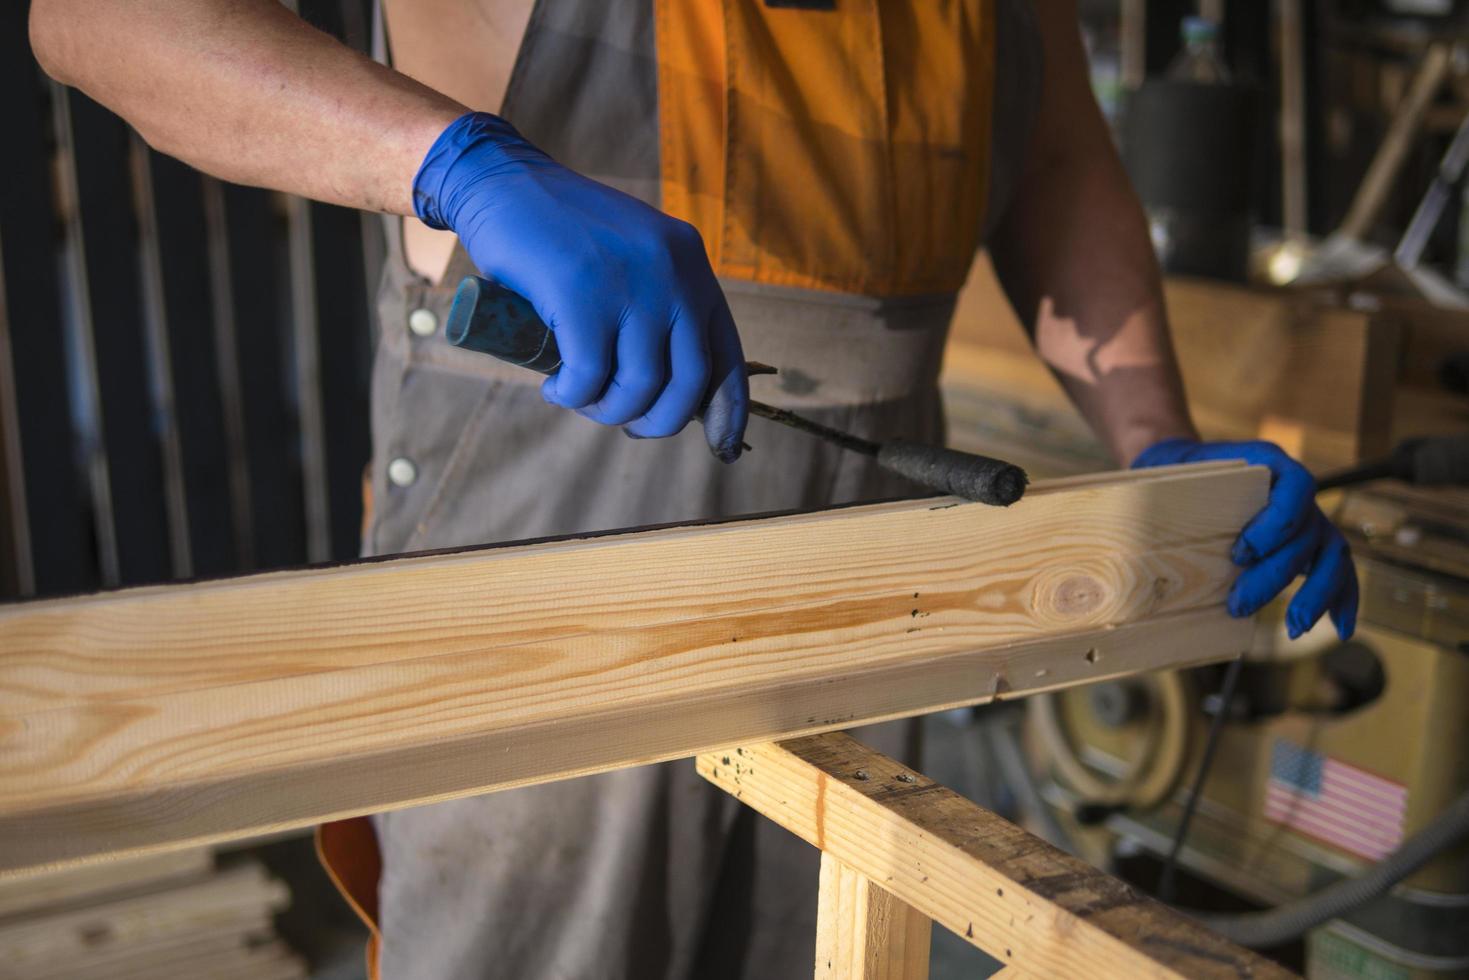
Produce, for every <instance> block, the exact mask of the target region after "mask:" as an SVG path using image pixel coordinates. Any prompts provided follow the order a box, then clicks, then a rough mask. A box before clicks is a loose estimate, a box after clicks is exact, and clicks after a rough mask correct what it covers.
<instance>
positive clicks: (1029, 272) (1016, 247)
mask: <svg viewBox="0 0 1469 980" xmlns="http://www.w3.org/2000/svg"><path fill="white" fill-rule="evenodd" d="M1034 8H1035V10H1036V16H1037V18H1038V19H1039V20H1040V23H1041V31H1042V35H1043V37H1044V51H1045V81H1044V88H1043V92H1042V96H1041V108H1040V113H1039V117H1038V119H1037V123H1036V130H1035V133H1034V136H1033V138H1032V143H1031V147H1030V155H1029V158H1028V160H1027V166H1026V170H1025V175H1024V176H1023V177H1022V179H1021V182H1020V185H1019V187H1018V188H1017V191H1016V194H1015V198H1014V200H1013V202H1012V203H1011V205H1010V207H1009V210H1008V211H1007V212H1006V214H1005V217H1004V220H1003V222H1002V224H1001V226H1000V228H999V229H998V230H997V233H996V234H995V236H994V238H993V239H992V241H991V251H992V254H993V258H994V262H995V268H996V271H997V272H998V274H999V277H1000V282H1001V284H1002V285H1003V286H1004V288H1005V292H1006V294H1007V295H1008V296H1009V297H1010V302H1011V303H1012V304H1014V306H1015V309H1016V311H1017V312H1018V313H1019V315H1020V317H1021V320H1022V322H1023V323H1024V324H1025V325H1026V328H1027V329H1028V330H1030V331H1031V336H1032V338H1033V340H1034V342H1035V345H1036V349H1037V351H1038V352H1039V353H1040V356H1041V357H1042V359H1044V360H1045V362H1046V363H1047V364H1048V365H1050V367H1051V369H1052V370H1053V371H1055V372H1056V374H1057V376H1058V377H1059V378H1060V379H1061V382H1062V384H1063V385H1065V387H1066V391H1067V393H1068V394H1069V395H1070V396H1071V399H1072V401H1074V402H1075V403H1076V405H1077V407H1078V408H1080V409H1081V411H1082V414H1084V415H1085V416H1086V418H1087V420H1088V421H1089V422H1090V423H1091V425H1092V427H1093V428H1094V429H1096V430H1097V432H1098V434H1099V435H1101V436H1102V438H1103V439H1104V440H1106V443H1107V445H1108V448H1110V449H1111V451H1112V454H1113V455H1114V456H1115V457H1116V459H1117V460H1118V461H1119V462H1121V463H1123V464H1124V465H1125V464H1127V463H1129V462H1131V461H1132V460H1133V459H1134V458H1135V457H1136V456H1137V454H1138V453H1140V452H1142V451H1143V450H1144V449H1146V448H1147V447H1149V446H1151V445H1153V444H1154V443H1156V442H1158V441H1159V440H1162V439H1167V438H1171V437H1175V436H1194V435H1195V433H1194V429H1193V423H1192V422H1191V421H1190V419H1189V415H1188V408H1187V406H1186V404H1185V402H1184V397H1183V384H1182V382H1181V380H1180V379H1179V376H1178V367H1177V364H1176V362H1175V360H1174V357H1173V349H1172V345H1171V343H1170V341H1169V338H1168V326H1167V318H1166V313H1165V311H1164V308H1163V291H1162V283H1161V278H1160V275H1159V272H1158V266H1157V262H1156V260H1155V258H1154V256H1153V249H1152V245H1151V243H1150V242H1149V239H1148V232H1147V226H1146V223H1145V220H1144V218H1143V213H1142V209H1141V207H1140V206H1139V205H1138V201H1137V198H1136V196H1135V195H1134V194H1133V192H1132V188H1131V186H1130V185H1129V183H1128V180H1127V176H1126V174H1125V172H1124V171H1123V169H1122V164H1121V161H1120V160H1118V158H1117V154H1116V151H1115V150H1114V148H1113V146H1112V141H1111V138H1110V136H1109V134H1108V131H1107V125H1106V122H1105V121H1104V120H1103V118H1102V115H1101V113H1100V111H1099V110H1098V109H1097V104H1096V101H1095V100H1094V99H1093V97H1092V93H1091V86H1090V83H1089V81H1088V77H1087V67H1086V56H1085V53H1084V51H1083V50H1082V46H1081V37H1080V34H1079V32H1078V30H1077V15H1076V5H1075V3H1074V2H1070V0H1067V2H1060V0H1045V2H1038V3H1036V4H1034Z"/></svg>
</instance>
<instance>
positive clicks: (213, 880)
mask: <svg viewBox="0 0 1469 980" xmlns="http://www.w3.org/2000/svg"><path fill="white" fill-rule="evenodd" d="M290 898H291V895H290V890H289V889H288V888H287V887H286V884H285V882H283V881H280V880H278V879H274V878H271V877H270V876H269V874H267V872H266V870H265V868H264V866H262V865H261V864H260V863H259V862H256V861H242V862H239V863H232V864H231V865H230V866H228V867H226V868H216V867H215V865H214V857H213V854H212V853H211V851H210V850H209V849H207V848H205V849H195V850H188V851H177V852H174V853H170V854H161V855H157V856H153V857H147V858H140V859H135V860H129V861H115V862H109V863H105V864H95V865H87V866H83V867H80V868H73V869H68V870H65V871H56V872H50V873H47V874H43V875H29V876H26V877H22V878H13V879H9V880H5V881H0V976H5V977H9V978H15V980H63V978H65V980H90V978H97V980H103V978H106V980H132V978H144V977H147V978H158V977H191V978H192V977H209V978H212V980H234V978H237V977H238V978H241V980H244V978H249V980H296V978H304V977H305V976H306V966H305V964H304V963H303V962H302V961H301V959H300V958H299V957H297V956H296V955H295V954H294V953H293V952H292V951H291V950H290V949H289V948H287V947H286V945H285V944H284V943H282V942H281V940H280V939H279V938H278V937H277V936H276V934H275V930H274V927H273V924H272V916H273V915H274V914H275V913H276V912H278V911H280V910H281V909H283V908H285V907H286V906H287V905H289V904H290Z"/></svg>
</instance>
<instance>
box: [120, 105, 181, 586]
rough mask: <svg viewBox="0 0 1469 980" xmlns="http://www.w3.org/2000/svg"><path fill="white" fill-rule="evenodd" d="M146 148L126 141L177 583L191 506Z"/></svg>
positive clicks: (172, 563) (150, 373)
mask: <svg viewBox="0 0 1469 980" xmlns="http://www.w3.org/2000/svg"><path fill="white" fill-rule="evenodd" d="M148 154H149V150H148V146H147V144H145V143H144V142H143V140H142V139H141V138H140V137H139V136H138V135H137V134H136V133H131V134H130V138H129V140H128V164H129V166H128V170H129V171H130V173H131V176H132V184H133V213H134V215H136V217H137V221H138V249H137V252H138V265H139V272H140V273H141V280H140V283H141V290H142V307H141V309H140V314H141V316H142V319H143V336H144V341H145V342H144V345H143V349H144V352H145V353H146V354H147V357H148V377H149V381H150V385H149V388H150V390H151V392H152V394H153V413H154V419H155V425H156V428H157V433H158V440H159V456H160V463H161V464H162V478H163V504H164V513H165V514H166V516H167V519H168V552H169V564H170V566H171V567H172V569H173V575H174V576H175V577H176V578H189V577H191V576H192V575H193V574H194V562H193V554H192V549H191V548H190V546H189V504H188V493H187V491H185V489H184V459H183V455H184V454H183V447H182V446H181V445H180V443H179V417H178V408H177V406H176V405H175V403H174V391H173V367H172V358H171V357H170V351H169V344H168V322H169V317H168V314H169V311H168V309H167V300H166V299H165V297H164V291H165V290H164V285H163V278H164V277H163V253H162V248H161V245H160V242H159V236H158V216H157V211H156V209H155V207H154V203H153V173H152V168H151V167H150V166H149V165H148Z"/></svg>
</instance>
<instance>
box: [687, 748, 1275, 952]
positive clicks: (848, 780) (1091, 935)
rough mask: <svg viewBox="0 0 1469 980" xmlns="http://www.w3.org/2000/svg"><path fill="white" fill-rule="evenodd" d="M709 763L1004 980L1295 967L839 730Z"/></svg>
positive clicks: (734, 789)
mask: <svg viewBox="0 0 1469 980" xmlns="http://www.w3.org/2000/svg"><path fill="white" fill-rule="evenodd" d="M697 765H698V768H699V772H700V773H701V774H702V775H703V776H704V777H705V778H706V779H709V780H710V781H711V782H713V783H714V784H716V785H718V786H719V787H721V788H722V789H724V790H725V791H726V792H729V793H731V794H732V795H734V796H735V797H736V798H738V799H739V800H741V801H742V802H743V803H745V804H747V805H749V806H751V807H754V808H755V809H756V810H757V811H759V812H760V813H762V814H764V815H765V816H767V817H769V818H770V819H772V820H774V821H775V822H776V823H778V824H780V825H781V826H782V827H785V828H786V829H787V830H790V831H791V832H793V833H795V834H796V835H797V836H799V837H802V838H804V839H805V840H807V841H809V842H810V843H812V844H814V845H815V846H817V847H819V848H821V850H822V852H823V854H829V855H831V856H832V857H833V858H834V859H836V860H839V861H841V862H843V863H845V864H847V865H850V867H851V868H852V869H853V870H855V871H857V872H859V873H860V874H863V875H866V876H867V877H868V878H870V879H872V880H873V881H874V882H877V883H878V884H879V885H881V886H882V888H883V889H885V890H887V891H889V892H891V893H892V894H893V895H894V896H896V897H897V898H898V899H899V900H901V901H903V902H906V903H907V904H909V905H911V906H912V907H913V908H914V909H916V910H917V911H919V912H921V913H923V914H924V915H927V916H929V917H930V918H932V919H933V920H934V921H935V922H937V923H939V924H940V925H943V926H944V927H946V928H948V929H950V930H951V931H953V932H955V933H956V934H958V935H960V936H963V937H964V938H965V939H967V940H968V941H969V942H970V943H972V944H973V945H975V946H977V947H979V948H980V949H983V950H984V951H985V952H987V953H989V954H990V955H992V956H994V957H996V958H998V959H999V960H1000V961H1001V962H1002V963H1005V964H1006V965H1007V969H1006V971H1005V973H1004V974H1003V975H1004V976H1011V975H1012V974H1011V973H1010V969H1009V967H1010V966H1011V965H1012V964H1013V965H1014V966H1015V967H1018V970H1019V972H1018V973H1017V974H1014V975H1020V976H1042V977H1086V976H1097V977H1173V978H1183V980H1211V978H1220V980H1224V978H1229V980H1235V978H1238V977H1255V978H1275V977H1288V976H1291V974H1290V973H1289V972H1288V971H1286V970H1284V969H1282V968H1281V967H1279V966H1277V965H1275V964H1274V963H1272V962H1270V961H1269V960H1266V959H1265V958H1263V957H1261V956H1259V955H1258V954H1256V953H1253V952H1250V951H1249V950H1246V949H1243V948H1241V947H1238V946H1234V945H1231V944H1230V943H1228V942H1226V941H1225V940H1224V939H1222V938H1221V937H1219V936H1217V935H1215V934H1213V933H1211V932H1209V931H1208V930H1207V929H1205V928H1204V927H1203V926H1200V925H1198V924H1197V923H1195V922H1193V921H1191V920H1189V919H1187V918H1185V917H1184V916H1181V915H1179V914H1177V913H1175V912H1173V911H1171V910H1170V909H1168V908H1167V907H1165V906H1164V905H1162V904H1161V903H1159V902H1156V901H1154V900H1152V899H1150V898H1148V897H1147V896H1145V895H1142V894H1140V893H1138V892H1136V891H1134V890H1133V889H1132V888H1130V887H1129V886H1128V885H1126V884H1124V883H1123V882H1121V881H1119V880H1118V879H1116V878H1112V877H1110V876H1109V875H1107V874H1105V873H1104V872H1102V871H1099V870H1097V869H1096V868H1094V867H1092V866H1091V865H1088V864H1086V863H1085V862H1083V861H1081V860H1080V859H1079V858H1075V857H1072V856H1071V855H1069V854H1066V853H1065V852H1063V851H1060V850H1058V849H1056V848H1054V847H1052V846H1051V845H1049V844H1047V843H1045V842H1044V841H1042V840H1041V839H1039V838H1038V837H1035V836H1033V835H1031V834H1029V833H1027V832H1025V831H1024V830H1022V829H1021V828H1019V827H1017V826H1015V825H1014V824H1012V823H1010V822H1009V821H1007V820H1004V819H1002V818H1000V817H998V816H996V815H995V814H993V813H990V812H989V811H988V810H985V809H984V808H982V807H979V806H977V805H975V804H973V803H971V802H969V801H968V800H965V799H964V798H962V797H960V796H959V795H958V794H956V793H954V792H952V791H951V790H948V789H945V788H944V787H942V786H940V785H938V784H936V783H934V782H933V781H932V780H930V779H928V778H927V777H925V776H922V775H919V774H917V773H914V772H913V771H912V770H910V769H907V768H906V767H904V766H900V765H899V764H898V763H896V762H894V761H893V760H891V759H889V758H887V757H885V756H883V755H881V754H880V753H877V752H873V751H872V750H870V749H868V748H866V747H865V746H863V745H861V744H860V743H859V742H857V741H855V740H854V739H852V738H851V737H850V736H847V735H845V734H841V733H832V734H826V735H818V736H812V737H808V738H800V739H793V740H790V741H787V742H783V743H779V744H775V743H767V744H761V745H746V746H743V747H740V748H733V749H726V750H721V751H718V752H712V753H706V754H704V755H701V756H699V758H698V761H697Z"/></svg>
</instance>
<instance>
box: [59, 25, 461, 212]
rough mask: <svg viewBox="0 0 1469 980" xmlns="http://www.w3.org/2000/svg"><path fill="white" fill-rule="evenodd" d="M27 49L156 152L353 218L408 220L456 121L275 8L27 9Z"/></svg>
mask: <svg viewBox="0 0 1469 980" xmlns="http://www.w3.org/2000/svg"><path fill="white" fill-rule="evenodd" d="M31 43H32V47H33V49H34V51H35V54H36V58H37V59H38V60H39V61H40V63H41V65H42V67H43V68H45V69H46V71H47V72H48V73H50V74H51V75H52V76H53V77H54V78H56V79H58V80H60V81H62V82H65V83H67V84H69V85H74V86H76V87H77V88H80V89H81V90H82V91H84V92H86V93H87V94H88V95H90V96H91V97H92V98H94V99H96V100H97V101H99V102H101V103H102V104H104V105H106V106H107V107H108V108H110V109H112V110H113V111H115V112H117V113H118V114H119V115H121V116H123V118H125V119H127V120H128V122H130V123H131V124H132V125H133V126H134V127H135V128H136V129H137V130H138V132H139V133H141V134H142V136H143V138H144V139H146V140H147V141H148V143H149V144H150V145H152V146H153V147H155V148H157V149H158V150H160V151H162V152H164V153H168V154H170V155H172V156H176V157H178V158H180V159H182V160H184V161H186V162H187V163H190V164H192V165H193V166H195V167H198V168H199V169H201V170H204V171H206V172H208V173H211V174H214V175H216V176H218V177H221V178H224V179H226V180H231V181H236V182H239V183H245V184H253V185H257V186H262V187H270V188H274V189H277V190H283V191H289V192H292V193H296V194H301V195H304V196H307V197H312V198H315V199H317V200H322V201H329V202H332V203H335V204H343V205H347V206H350V207H357V208H364V209H369V210H377V211H390V212H395V213H398V214H412V213H413V202H412V195H411V184H412V180H413V175H414V173H415V171H416V170H417V167H418V164H419V162H420V161H422V159H423V157H424V154H425V153H426V152H427V150H428V148H429V146H430V145H432V143H433V141H434V139H435V138H436V137H437V136H438V134H439V133H440V132H441V131H443V129H444V128H445V127H446V126H447V125H448V124H449V123H450V122H452V121H453V120H454V119H455V118H457V117H458V116H460V115H461V114H463V113H464V112H465V108H464V107H463V106H462V105H460V104H459V103H457V102H455V101H453V100H452V99H449V98H447V97H445V96H443V95H440V94H439V93H437V92H435V91H433V90H432V89H429V88H426V87H425V86H423V85H421V84H419V83H418V82H415V81H413V80H412V79H410V78H408V77H406V76H404V75H401V74H399V73H397V72H394V71H392V70H390V69H388V68H385V67H383V66H381V65H378V64H375V63H374V62H372V61H371V60H370V59H368V58H364V57H363V56H361V55H360V54H358V53H356V52H354V51H352V50H351V49H349V48H347V47H346V46H345V45H342V44H339V43H338V42H337V41H335V40H333V39H332V38H331V37H329V36H327V35H326V34H323V33H321V32H320V31H317V30H315V29H314V28H312V27H310V26H309V25H307V24H306V23H305V22H303V21H302V20H300V19H299V18H298V17H296V16H295V15H294V14H292V13H291V12H290V11H288V10H287V9H286V8H284V7H283V6H281V4H280V3H278V2H277V0H34V2H33V4H32V6H31Z"/></svg>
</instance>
